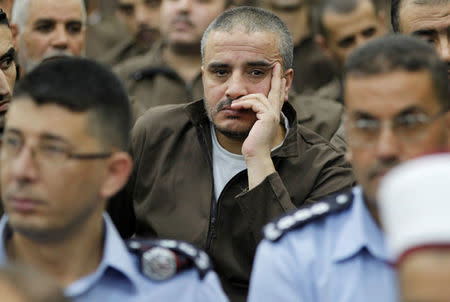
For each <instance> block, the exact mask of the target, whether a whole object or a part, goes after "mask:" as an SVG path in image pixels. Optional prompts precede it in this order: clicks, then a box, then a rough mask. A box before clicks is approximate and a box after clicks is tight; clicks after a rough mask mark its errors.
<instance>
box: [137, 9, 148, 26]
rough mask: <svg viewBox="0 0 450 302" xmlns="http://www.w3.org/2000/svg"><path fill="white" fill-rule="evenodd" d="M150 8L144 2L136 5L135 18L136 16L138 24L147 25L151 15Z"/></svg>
mask: <svg viewBox="0 0 450 302" xmlns="http://www.w3.org/2000/svg"><path fill="white" fill-rule="evenodd" d="M149 10H150V9H149V8H148V7H146V6H145V5H144V4H140V5H137V6H136V10H135V18H136V23H137V24H138V25H147V24H148V23H149V22H150V20H149V15H148V11H149Z"/></svg>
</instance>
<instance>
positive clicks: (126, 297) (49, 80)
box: [0, 58, 227, 302]
mask: <svg viewBox="0 0 450 302" xmlns="http://www.w3.org/2000/svg"><path fill="white" fill-rule="evenodd" d="M99 83H100V84H101V85H99ZM130 124H131V111H130V106H129V102H128V98H127V94H126V92H125V90H124V89H123V87H122V85H121V84H120V81H119V80H118V79H117V78H116V77H115V76H114V75H113V74H112V73H111V72H110V71H108V70H107V69H105V68H104V67H102V66H100V65H99V64H97V63H94V62H92V61H89V60H86V59H80V58H66V59H55V60H53V61H48V62H45V63H42V64H41V65H40V66H39V67H37V68H36V69H35V70H33V71H32V72H31V73H29V74H28V75H27V76H26V77H25V78H24V79H23V80H22V81H21V82H20V84H19V85H18V87H17V92H16V97H15V98H14V99H13V101H12V102H11V106H10V108H9V112H8V117H7V122H6V126H5V131H4V135H3V137H2V145H1V150H0V158H1V159H0V175H1V186H2V199H3V203H4V208H5V212H6V215H5V216H3V217H2V219H1V220H0V234H1V235H0V236H1V237H0V238H1V240H0V264H7V263H10V262H15V261H17V262H21V263H22V264H24V265H25V266H28V267H32V268H34V269H35V270H37V271H39V272H42V273H43V274H48V275H50V276H51V277H53V278H54V279H55V280H57V281H58V284H59V286H60V287H61V288H63V289H64V293H65V295H66V296H67V297H69V298H71V299H72V300H73V301H108V302H111V301H113V302H114V301H120V302H123V301H133V300H136V299H141V298H142V299H147V301H227V298H226V296H225V295H224V293H223V291H222V289H221V286H220V283H219V280H218V277H217V276H216V274H215V273H214V272H213V271H212V270H211V267H210V262H209V259H208V257H207V256H206V254H205V253H204V252H201V251H199V250H197V249H196V248H194V247H193V246H191V245H188V244H185V243H180V242H176V241H170V240H165V241H145V240H137V239H135V240H132V241H130V242H128V243H125V242H123V241H122V239H121V237H120V235H119V233H118V231H117V230H116V228H115V226H114V224H113V222H112V220H111V218H110V217H109V215H108V214H106V212H105V208H106V205H107V200H108V199H109V198H110V197H111V196H112V195H113V194H115V193H116V192H117V191H118V190H120V189H121V188H122V187H123V185H125V183H126V182H127V179H128V177H129V175H130V171H131V167H132V164H131V159H130V156H129V155H128V153H127V152H126V151H124V150H125V149H126V147H127V144H128V135H129V130H130ZM150 298H151V299H150Z"/></svg>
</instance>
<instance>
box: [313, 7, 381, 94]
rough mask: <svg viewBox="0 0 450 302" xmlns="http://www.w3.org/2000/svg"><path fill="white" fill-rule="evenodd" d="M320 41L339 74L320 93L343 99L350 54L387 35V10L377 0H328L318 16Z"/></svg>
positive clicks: (318, 38) (318, 37) (319, 10)
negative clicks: (344, 77) (344, 74)
mask: <svg viewBox="0 0 450 302" xmlns="http://www.w3.org/2000/svg"><path fill="white" fill-rule="evenodd" d="M316 18H317V19H316V21H315V22H317V30H318V33H317V36H316V40H317V43H318V44H319V45H320V47H321V48H322V49H323V51H324V52H325V53H326V54H327V55H328V56H329V57H330V58H331V59H332V60H333V62H334V64H335V66H336V68H337V77H336V78H335V79H334V80H333V81H332V82H331V83H330V84H327V85H326V86H324V87H322V88H320V89H319V90H318V91H317V95H318V96H321V97H325V98H331V99H333V100H338V101H340V102H342V88H341V79H340V78H341V74H342V69H343V67H344V64H345V62H346V60H347V57H348V56H349V55H350V53H351V52H352V51H353V50H354V49H356V48H357V47H359V46H361V45H363V44H365V43H367V42H368V41H370V40H372V39H373V38H376V37H379V36H382V35H384V34H386V32H387V28H386V21H385V17H384V12H383V11H378V10H377V8H376V5H375V3H374V0H324V1H323V2H322V4H321V5H320V7H319V8H318V13H317V16H316Z"/></svg>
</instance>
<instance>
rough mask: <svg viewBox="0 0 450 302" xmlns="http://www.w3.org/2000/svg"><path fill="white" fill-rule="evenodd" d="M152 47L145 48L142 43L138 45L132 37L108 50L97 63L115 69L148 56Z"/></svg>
mask: <svg viewBox="0 0 450 302" xmlns="http://www.w3.org/2000/svg"><path fill="white" fill-rule="evenodd" d="M150 46H151V45H147V46H143V45H141V44H140V43H137V41H136V38H135V37H133V36H130V37H128V38H127V39H125V40H124V41H122V42H120V43H119V44H117V45H115V46H114V47H113V48H111V49H110V50H108V51H107V52H106V53H105V54H104V55H103V56H101V57H99V58H98V60H97V61H99V62H100V63H102V64H104V65H107V66H110V67H113V66H115V65H117V64H119V63H122V62H125V61H127V60H129V59H131V58H134V57H137V56H140V55H143V54H146V53H147V52H148V51H149V50H150Z"/></svg>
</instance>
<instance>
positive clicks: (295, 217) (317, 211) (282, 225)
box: [263, 191, 353, 241]
mask: <svg viewBox="0 0 450 302" xmlns="http://www.w3.org/2000/svg"><path fill="white" fill-rule="evenodd" d="M352 201H353V193H352V191H348V192H345V193H341V194H338V195H334V196H331V197H328V198H326V199H324V200H323V201H320V202H316V203H314V204H311V205H308V206H306V207H303V208H300V209H298V210H295V211H294V212H291V213H289V214H286V215H284V216H281V217H280V218H278V219H277V220H275V221H274V222H271V223H269V224H267V225H266V226H265V227H264V230H263V232H264V237H265V238H266V239H267V240H270V241H277V240H279V239H280V238H281V237H283V235H284V234H286V233H288V232H289V231H291V230H295V229H298V228H300V227H302V226H304V225H305V224H307V223H309V222H311V221H315V220H317V219H319V218H321V217H325V216H327V215H330V214H332V213H337V212H340V211H343V210H345V209H347V208H349V207H350V205H351V204H352Z"/></svg>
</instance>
